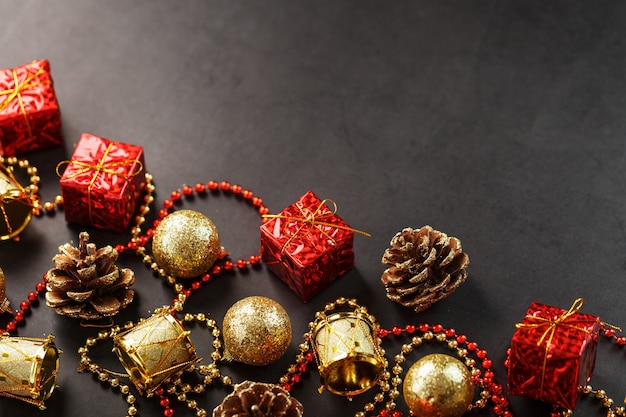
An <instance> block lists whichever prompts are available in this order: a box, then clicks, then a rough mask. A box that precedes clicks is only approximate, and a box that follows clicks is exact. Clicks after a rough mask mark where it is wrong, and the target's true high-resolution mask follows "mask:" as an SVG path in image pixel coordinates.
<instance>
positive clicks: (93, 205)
mask: <svg viewBox="0 0 626 417" xmlns="http://www.w3.org/2000/svg"><path fill="white" fill-rule="evenodd" d="M62 165H67V166H66V168H65V171H64V172H63V174H62V175H61V180H60V184H61V192H62V194H63V211H64V212H65V220H66V221H67V222H70V223H77V224H84V225H92V226H95V227H97V228H100V229H106V230H112V231H114V232H120V233H121V232H124V231H126V230H127V229H128V227H129V225H130V222H131V220H132V219H133V215H134V213H135V209H136V206H137V202H138V200H139V197H140V194H141V192H142V190H143V188H144V185H145V162H144V152H143V148H142V147H141V146H136V145H129V144H125V143H120V142H113V141H111V140H109V139H104V138H101V137H98V136H94V135H91V134H89V133H83V134H82V136H81V138H80V140H79V141H78V144H77V145H76V148H75V149H74V154H73V155H72V159H71V160H69V161H64V162H62V163H60V164H59V167H60V166H62ZM58 169H59V168H57V170H58Z"/></svg>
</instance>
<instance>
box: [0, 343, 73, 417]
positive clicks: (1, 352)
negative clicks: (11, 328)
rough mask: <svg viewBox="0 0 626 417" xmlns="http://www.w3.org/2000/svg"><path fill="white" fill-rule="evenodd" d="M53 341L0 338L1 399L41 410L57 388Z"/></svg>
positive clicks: (56, 366) (56, 363)
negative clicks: (22, 403) (21, 402)
mask: <svg viewBox="0 0 626 417" xmlns="http://www.w3.org/2000/svg"><path fill="white" fill-rule="evenodd" d="M52 340H53V337H52V336H48V337H47V338H45V339H37V338H27V337H13V336H5V335H3V336H1V337H0V395H2V396H4V397H9V398H15V399H18V400H22V401H26V402H28V403H31V404H34V405H36V406H38V407H39V408H40V409H42V410H44V409H45V408H46V407H45V406H44V401H45V400H47V399H48V398H50V395H52V392H53V391H54V389H55V387H56V381H57V376H58V373H59V353H60V352H59V350H58V349H57V348H56V346H55V345H54V343H53V341H52Z"/></svg>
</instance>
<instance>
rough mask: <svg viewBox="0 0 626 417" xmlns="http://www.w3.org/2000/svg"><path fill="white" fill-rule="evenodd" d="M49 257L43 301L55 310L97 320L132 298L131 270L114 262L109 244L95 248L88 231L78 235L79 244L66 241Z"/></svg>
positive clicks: (127, 302) (133, 280)
mask: <svg viewBox="0 0 626 417" xmlns="http://www.w3.org/2000/svg"><path fill="white" fill-rule="evenodd" d="M59 252H60V253H59V254H57V255H55V256H54V258H52V261H53V262H54V265H55V268H52V269H51V270H49V271H48V273H47V277H48V283H47V284H46V290H47V292H46V304H47V305H48V306H49V307H53V308H54V309H55V310H56V312H57V313H58V314H62V315H66V316H70V317H74V318H81V319H84V320H97V319H100V318H103V317H108V316H113V315H115V314H117V313H118V312H119V311H120V310H121V309H123V308H124V307H126V306H127V305H128V304H130V302H131V301H133V296H134V294H135V292H134V291H133V290H131V289H129V288H128V287H129V286H131V285H133V283H134V282H135V274H134V273H133V271H132V270H130V269H127V268H124V269H119V268H118V267H117V266H116V265H115V261H117V257H118V253H117V250H115V249H114V248H113V247H111V246H105V247H103V248H100V249H96V245H95V244H93V243H89V234H88V233H87V232H82V233H80V235H79V244H78V248H76V247H74V246H72V245H71V244H69V243H66V244H64V245H62V246H59Z"/></svg>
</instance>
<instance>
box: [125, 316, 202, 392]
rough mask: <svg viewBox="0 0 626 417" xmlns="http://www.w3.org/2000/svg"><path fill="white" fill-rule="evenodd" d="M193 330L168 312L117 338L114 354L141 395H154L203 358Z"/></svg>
mask: <svg viewBox="0 0 626 417" xmlns="http://www.w3.org/2000/svg"><path fill="white" fill-rule="evenodd" d="M189 333H190V332H189V331H188V330H185V329H184V327H183V326H182V324H181V323H180V322H179V321H178V320H177V319H176V318H175V317H174V316H172V314H171V313H170V312H169V311H168V310H167V309H165V308H164V309H161V310H159V311H157V312H156V313H155V314H153V315H152V316H151V317H150V318H148V319H145V320H142V321H140V322H139V323H137V325H136V326H135V327H133V328H131V329H129V330H127V331H125V332H123V333H120V334H118V335H116V336H115V337H114V339H113V351H114V352H115V353H116V354H117V356H118V358H119V360H120V362H121V363H122V365H123V366H124V368H125V369H126V372H128V375H129V376H130V380H131V381H132V382H133V384H135V386H136V387H137V389H138V390H139V392H144V391H147V392H151V391H153V390H154V389H155V388H157V387H158V386H159V385H160V384H161V383H163V382H164V381H166V380H167V379H168V378H170V377H171V376H172V375H175V374H178V373H180V372H182V371H183V370H184V369H186V368H187V367H188V366H189V365H191V364H193V363H194V362H197V361H199V360H200V359H199V358H198V356H197V355H196V350H195V347H194V345H193V343H192V341H191V339H190V338H189Z"/></svg>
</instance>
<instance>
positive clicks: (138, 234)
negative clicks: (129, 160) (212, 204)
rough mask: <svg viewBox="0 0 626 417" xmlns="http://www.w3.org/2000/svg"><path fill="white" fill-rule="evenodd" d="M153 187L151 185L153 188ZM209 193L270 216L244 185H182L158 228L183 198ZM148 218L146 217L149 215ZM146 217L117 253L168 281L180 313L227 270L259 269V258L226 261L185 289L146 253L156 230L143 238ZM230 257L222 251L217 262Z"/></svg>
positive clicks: (173, 194) (167, 202) (167, 204)
mask: <svg viewBox="0 0 626 417" xmlns="http://www.w3.org/2000/svg"><path fill="white" fill-rule="evenodd" d="M150 185H151V184H150ZM208 191H214V192H217V191H221V192H222V193H225V194H230V195H233V196H238V197H239V196H240V197H241V198H242V199H243V200H244V201H248V202H250V204H251V205H252V206H253V207H254V208H255V210H256V211H257V212H258V213H259V214H260V215H263V214H267V213H268V212H269V210H268V208H267V207H265V206H264V205H263V199H261V198H260V197H258V196H255V195H254V194H253V193H252V191H250V190H247V189H243V187H242V186H241V185H238V184H230V183H229V182H228V181H221V182H217V181H213V180H211V181H209V182H207V183H206V184H202V183H197V184H196V185H195V186H194V187H191V186H189V185H183V187H182V191H180V190H175V191H172V192H171V194H170V199H167V200H165V201H164V202H163V209H162V210H159V212H158V219H156V220H155V226H154V227H156V224H158V222H159V221H160V220H162V219H163V218H165V217H166V216H167V215H168V214H169V213H170V211H171V210H172V209H173V207H174V204H175V202H178V201H181V199H182V197H183V196H186V197H190V196H192V195H193V193H194V192H196V193H197V194H199V195H206V193H207V192H208ZM146 214H147V213H146ZM145 221H146V219H145V214H144V215H141V214H140V215H138V216H137V218H136V224H137V225H136V226H135V227H133V228H132V229H131V238H130V240H129V242H128V243H127V244H126V245H118V246H117V247H116V249H117V250H118V252H120V253H122V252H124V251H125V250H131V251H134V253H135V254H136V255H138V256H139V257H141V259H142V262H143V263H144V264H145V265H146V266H147V267H148V268H149V269H150V270H152V272H153V273H154V274H156V275H157V276H158V277H160V278H162V279H163V280H165V282H166V283H167V284H168V285H170V286H172V287H173V288H174V291H175V292H176V298H175V299H174V300H173V302H172V305H173V308H174V309H175V310H176V311H177V312H181V311H183V307H184V304H185V301H186V300H187V297H188V296H189V295H190V294H191V290H192V289H193V290H197V289H198V288H200V285H201V284H203V283H206V282H208V281H209V280H210V279H211V276H212V275H213V276H214V275H217V274H219V273H220V272H222V271H224V270H227V271H228V270H233V269H234V268H238V269H246V268H247V267H248V265H253V266H254V265H257V264H259V262H260V255H259V254H258V253H257V254H254V255H251V256H250V257H249V260H245V259H238V260H237V261H236V263H233V262H231V261H228V260H227V261H225V262H224V265H223V266H220V265H214V266H213V267H212V268H209V270H210V272H209V271H207V272H205V273H204V274H203V275H202V277H201V279H200V280H198V281H195V282H192V284H191V286H190V288H185V286H183V284H181V283H180V282H178V277H176V276H174V275H172V274H169V273H168V272H167V271H166V270H165V269H164V268H163V267H161V266H160V265H159V264H158V263H157V262H156V260H155V258H154V256H153V255H152V254H150V253H149V251H148V249H146V244H147V243H148V241H149V240H150V239H151V237H152V235H153V233H154V228H150V229H148V230H146V232H145V234H143V235H142V225H143V224H144V223H145ZM226 256H228V253H227V252H225V251H222V253H221V254H220V255H219V257H218V259H223V258H225V257H226Z"/></svg>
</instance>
